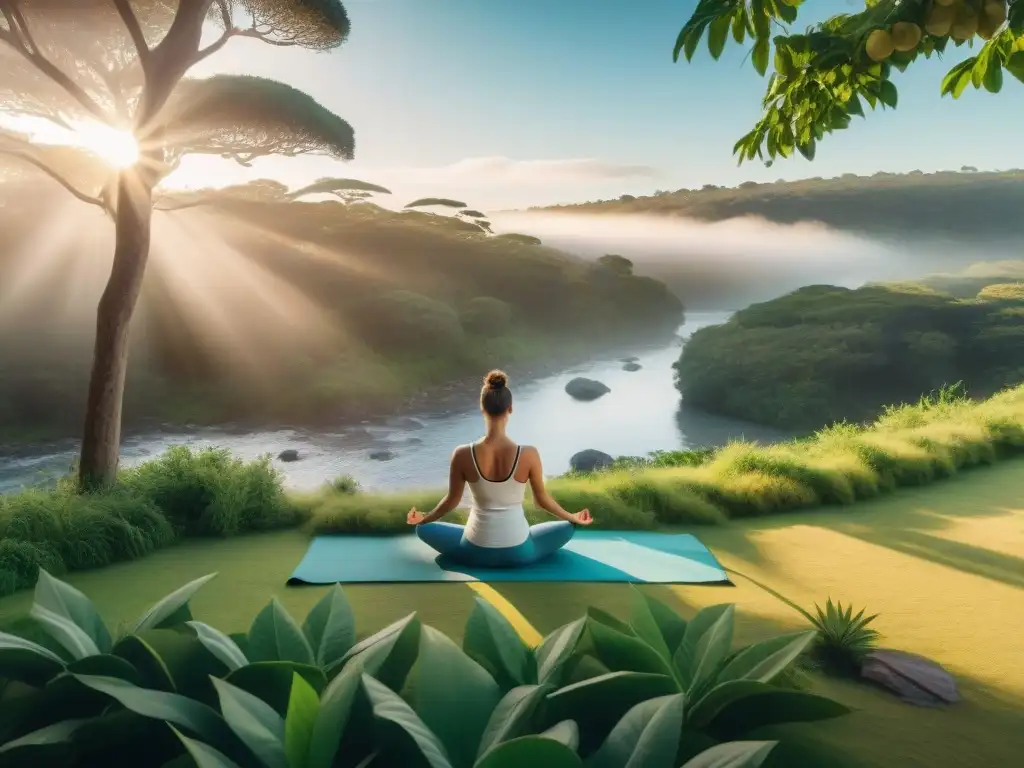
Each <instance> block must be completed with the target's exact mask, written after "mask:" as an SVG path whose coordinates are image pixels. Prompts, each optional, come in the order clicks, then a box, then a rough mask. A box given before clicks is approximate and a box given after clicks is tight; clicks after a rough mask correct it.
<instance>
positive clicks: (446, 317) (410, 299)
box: [359, 291, 464, 349]
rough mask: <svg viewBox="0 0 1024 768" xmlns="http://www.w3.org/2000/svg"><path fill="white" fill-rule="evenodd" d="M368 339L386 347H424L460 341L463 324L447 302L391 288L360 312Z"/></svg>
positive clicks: (363, 328)
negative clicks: (391, 289)
mask: <svg viewBox="0 0 1024 768" xmlns="http://www.w3.org/2000/svg"><path fill="white" fill-rule="evenodd" d="M359 324H360V326H361V329H362V330H363V332H364V333H363V335H364V337H365V338H367V339H369V340H370V341H371V343H373V344H374V345H375V346H379V347H381V348H385V349H423V348H424V347H427V348H436V347H438V346H444V345H453V344H459V343H461V342H462V340H463V336H464V333H463V330H462V325H460V323H459V316H458V314H456V312H455V310H454V309H452V308H451V307H450V306H448V305H447V304H445V303H444V302H441V301H438V300H436V299H432V298H430V297H428V296H424V295H422V294H419V293H414V292H412V291H388V292H387V293H385V294H383V295H382V296H380V297H377V298H375V299H374V300H373V301H372V302H370V303H367V304H366V305H365V306H364V308H363V311H362V312H361V313H360V323H359Z"/></svg>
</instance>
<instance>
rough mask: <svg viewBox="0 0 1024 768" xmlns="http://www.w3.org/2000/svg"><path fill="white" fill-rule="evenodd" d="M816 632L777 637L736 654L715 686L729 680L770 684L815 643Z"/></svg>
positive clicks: (719, 675) (750, 646)
mask: <svg viewBox="0 0 1024 768" xmlns="http://www.w3.org/2000/svg"><path fill="white" fill-rule="evenodd" d="M815 637H817V632H815V631H814V630H810V631H809V632H800V633H798V634H795V635H780V636H779V637H773V638H771V639H769V640H763V641H762V642H760V643H754V644H753V645H749V646H747V647H746V648H744V649H743V650H742V651H740V652H739V653H737V654H736V655H735V656H734V657H733V658H732V659H731V660H730V661H729V663H728V664H726V665H725V668H724V669H722V671H721V672H720V673H719V674H718V676H717V677H716V680H717V681H718V682H722V683H724V682H727V681H729V680H756V681H757V682H759V683H770V682H771V681H772V680H774V679H775V677H776V675H778V674H779V673H780V672H782V671H783V670H785V669H786V668H787V667H788V666H789V665H790V664H792V663H793V662H794V661H796V660H797V659H798V658H799V657H800V654H802V653H803V652H804V651H806V650H807V648H808V647H809V646H810V645H811V643H813V642H814V639H815Z"/></svg>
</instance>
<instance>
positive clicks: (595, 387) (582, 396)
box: [565, 377, 611, 400]
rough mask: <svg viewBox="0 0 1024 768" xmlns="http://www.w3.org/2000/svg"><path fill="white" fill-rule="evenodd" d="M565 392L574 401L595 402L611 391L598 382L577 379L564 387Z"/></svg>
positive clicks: (581, 378)
mask: <svg viewBox="0 0 1024 768" xmlns="http://www.w3.org/2000/svg"><path fill="white" fill-rule="evenodd" d="M565 391H566V392H567V393H568V394H569V396H570V397H572V398H573V399H575V400H597V398H599V397H602V396H604V395H606V394H608V393H609V392H611V390H610V389H609V388H608V387H607V386H606V385H605V384H603V383H601V382H600V381H595V380H594V379H585V378H583V377H577V378H575V379H573V380H572V381H570V382H569V383H568V384H566V385H565Z"/></svg>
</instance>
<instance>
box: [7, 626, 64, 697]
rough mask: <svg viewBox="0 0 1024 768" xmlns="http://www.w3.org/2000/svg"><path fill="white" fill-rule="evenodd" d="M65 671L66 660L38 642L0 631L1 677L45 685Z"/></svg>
mask: <svg viewBox="0 0 1024 768" xmlns="http://www.w3.org/2000/svg"><path fill="white" fill-rule="evenodd" d="M63 671H64V660H63V659H61V657H60V656H58V655H57V654H56V653H54V652H53V651H51V650H50V649H49V648H46V647H44V646H42V645H39V644H38V643H33V642H32V641H31V640H26V639H25V638H23V637H18V636H17V635H9V634H7V633H6V632H0V679H2V678H6V679H8V680H17V681H19V682H22V683H27V684H29V685H35V686H39V685H44V684H46V683H47V682H49V681H50V680H52V679H53V678H54V677H56V676H57V675H59V674H60V673H61V672H63Z"/></svg>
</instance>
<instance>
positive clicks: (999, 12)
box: [984, 0, 1006, 26]
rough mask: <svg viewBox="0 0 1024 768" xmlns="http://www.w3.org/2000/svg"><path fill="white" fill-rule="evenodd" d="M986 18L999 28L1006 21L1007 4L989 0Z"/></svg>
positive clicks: (985, 12) (985, 13)
mask: <svg viewBox="0 0 1024 768" xmlns="http://www.w3.org/2000/svg"><path fill="white" fill-rule="evenodd" d="M984 16H985V18H986V19H988V20H990V21H992V22H994V23H995V25H996V26H999V25H1000V24H1002V23H1003V22H1004V21H1006V3H1005V2H1001V1H1000V0H988V2H986V3H985V8H984Z"/></svg>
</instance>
